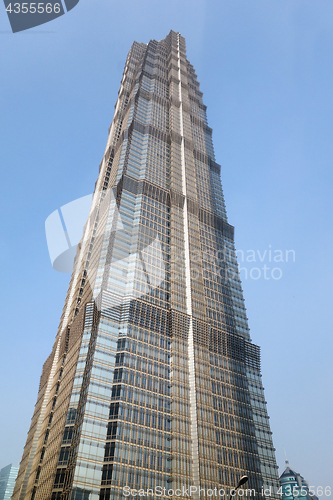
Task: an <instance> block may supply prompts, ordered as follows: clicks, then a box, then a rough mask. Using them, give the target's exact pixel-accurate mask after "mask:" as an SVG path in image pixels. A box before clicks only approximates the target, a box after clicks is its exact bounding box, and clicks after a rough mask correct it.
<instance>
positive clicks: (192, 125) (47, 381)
mask: <svg viewBox="0 0 333 500" xmlns="http://www.w3.org/2000/svg"><path fill="white" fill-rule="evenodd" d="M220 170H221V167H220V165H219V164H218V163H216V161H215V156H214V149H213V143H212V129H211V128H210V127H209V126H208V124H207V118H206V106H205V105H204V104H203V101H202V93H201V92H200V90H199V83H198V82H197V77H196V74H195V71H194V69H193V66H192V65H191V64H190V62H189V61H188V60H187V59H186V50H185V40H184V38H183V37H182V36H181V35H180V34H178V33H175V32H173V31H171V32H170V33H169V35H168V36H167V37H166V38H165V39H164V40H161V41H159V42H157V41H155V40H152V41H150V42H149V44H144V43H137V42H134V43H133V45H132V47H131V49H130V51H129V54H128V57H127V60H126V64H125V69H124V73H123V77H122V80H121V86H120V90H119V93H118V99H117V102H116V106H115V113H114V117H113V120H112V123H111V126H110V129H109V136H108V141H107V145H106V149H105V153H104V156H103V159H102V162H101V164H100V168H99V175H98V179H97V182H96V186H95V192H94V197H93V202H92V207H91V210H90V215H89V219H88V221H87V223H86V225H85V228H84V234H83V237H82V240H81V242H80V244H79V245H78V249H77V254H76V258H75V262H74V271H73V274H72V278H71V281H70V285H69V289H68V293H67V297H66V301H65V305H64V309H63V313H62V316H61V320H60V325H59V329H58V332H57V335H56V339H55V343H54V346H53V350H52V352H51V354H50V356H49V358H48V359H47V360H46V362H45V364H44V367H43V372H42V376H41V380H40V386H39V393H38V399H37V403H36V407H35V412H34V415H33V417H32V422H31V427H30V430H29V433H28V438H27V442H26V445H25V448H24V452H23V457H22V461H21V465H20V471H19V475H18V479H17V482H16V486H15V491H14V495H13V500H23V499H25V500H37V499H38V500H47V499H52V500H59V499H62V500H65V499H71V500H78V499H80V500H82V499H85V500H88V499H89V500H97V499H100V500H107V499H112V500H113V499H118V498H119V499H120V498H123V487H125V486H129V487H131V488H136V489H140V488H142V489H144V490H147V489H148V488H155V487H157V486H159V487H161V488H164V487H165V488H166V490H171V489H173V490H174V491H175V490H176V489H181V488H182V487H186V488H188V487H189V486H193V490H192V492H193V494H192V497H193V498H199V495H198V494H197V493H195V492H194V488H195V487H196V488H198V487H199V486H201V488H205V489H208V488H214V487H217V488H219V489H221V488H225V490H226V491H227V492H229V490H230V488H232V487H234V486H235V485H236V484H237V482H238V480H239V478H240V477H241V476H242V475H244V474H246V475H248V477H249V481H248V483H247V484H246V487H247V488H254V489H255V490H256V492H258V493H259V492H260V491H261V488H262V486H265V487H267V486H272V488H273V491H277V490H278V474H277V466H276V461H275V454H274V448H273V443H272V437H271V434H272V433H271V431H270V426H269V420H268V418H269V417H268V415H267V411H266V402H265V398H264V393H263V387H262V382H261V374H260V349H259V347H258V346H256V345H254V344H253V343H252V341H251V338H250V333H249V328H248V324H247V317H246V312H245V307H244V299H243V293H242V288H241V282H240V279H239V275H238V272H237V262H236V254H235V247H234V238H233V237H234V228H233V226H231V225H230V224H229V223H228V220H227V215H226V209H225V204H224V198H223V192H222V186H221V181H220ZM167 493H168V492H167V491H165V492H164V494H162V497H166V496H173V495H172V492H169V495H168V494H167ZM183 496H184V497H185V498H186V495H185V493H184V495H183ZM181 497H182V496H178V498H181ZM201 498H203V496H202V495H201Z"/></svg>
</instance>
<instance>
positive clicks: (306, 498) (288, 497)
mask: <svg viewBox="0 0 333 500" xmlns="http://www.w3.org/2000/svg"><path fill="white" fill-rule="evenodd" d="M280 486H281V488H282V491H281V499H282V500H294V499H297V498H298V499H300V500H318V497H317V496H316V495H315V494H314V493H315V492H314V491H312V490H311V491H310V490H309V484H308V483H307V481H305V479H304V477H303V476H301V475H300V474H299V473H298V472H295V471H294V470H293V469H291V467H290V466H289V462H288V460H286V468H285V470H284V471H283V472H282V474H281V476H280ZM310 493H311V495H310ZM325 493H326V492H325ZM330 493H331V491H329V494H330ZM319 494H320V493H319Z"/></svg>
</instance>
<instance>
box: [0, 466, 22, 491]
mask: <svg viewBox="0 0 333 500" xmlns="http://www.w3.org/2000/svg"><path fill="white" fill-rule="evenodd" d="M18 470H19V468H18V466H17V465H13V464H9V465H7V466H6V467H3V468H2V469H1V470H0V500H10V499H11V497H12V493H13V490H14V485H15V481H16V477H17V473H18Z"/></svg>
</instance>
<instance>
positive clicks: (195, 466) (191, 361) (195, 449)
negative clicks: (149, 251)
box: [177, 34, 200, 498]
mask: <svg viewBox="0 0 333 500" xmlns="http://www.w3.org/2000/svg"><path fill="white" fill-rule="evenodd" d="M179 36H180V35H179V34H178V35H177V64H178V79H179V101H180V107H179V113H180V135H181V168H182V193H183V195H184V207H183V222H184V250H185V276H186V311H187V314H188V315H189V331H188V368H189V385H190V416H191V446H192V477H193V486H196V487H197V491H199V487H200V468H199V445H198V419H197V397H196V383H195V356H194V342H193V316H192V294H191V268H190V250H189V246H190V245H189V235H188V214H187V193H186V170H185V149H184V128H183V100H182V81H181V71H180V50H179ZM193 496H194V498H199V494H198V493H195V494H194V495H193Z"/></svg>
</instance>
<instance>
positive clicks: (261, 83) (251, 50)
mask: <svg viewBox="0 0 333 500" xmlns="http://www.w3.org/2000/svg"><path fill="white" fill-rule="evenodd" d="M332 28H333V4H332V2H331V1H330V0H217V1H208V0H207V1H205V0H192V1H185V0H178V1H175V0H169V1H164V0H159V1H158V2H156V1H155V2H153V1H151V0H141V1H138V0H123V1H122V2H114V1H108V2H107V1H105V2H93V1H91V0H81V1H80V3H79V4H78V6H77V7H75V9H73V10H72V11H71V12H69V13H68V14H66V15H65V16H63V17H61V18H59V19H57V20H55V21H52V22H51V23H49V24H46V25H43V26H41V27H38V28H35V29H33V30H30V31H27V32H23V33H17V34H15V35H13V34H11V33H10V26H9V22H8V20H7V18H6V13H5V9H4V7H0V44H1V49H2V50H1V56H0V57H1V59H0V61H1V68H2V77H1V80H0V98H1V109H2V112H1V142H2V147H1V153H2V154H1V185H0V189H1V198H0V199H1V202H2V213H3V216H2V220H1V235H2V236H3V237H2V238H1V243H0V252H1V263H2V272H1V280H2V286H1V291H2V293H1V305H2V332H1V339H2V341H1V350H0V372H1V381H2V383H1V386H0V398H1V413H0V468H1V467H3V466H5V465H7V464H8V463H10V462H13V463H17V462H19V461H20V459H21V455H22V451H23V446H24V443H25V440H26V433H27V431H28V428H29V425H30V419H31V416H32V413H33V408H34V404H35V401H36V395H37V389H38V384H39V377H40V374H41V369H42V364H43V363H44V361H45V359H46V357H47V356H48V355H49V353H50V351H51V348H52V344H53V341H54V337H55V334H56V330H57V326H58V323H59V319H60V315H61V311H62V306H63V302H64V299H65V295H66V291H67V286H68V282H69V275H62V274H59V273H56V272H55V271H54V270H53V269H52V267H51V264H50V260H49V256H48V251H47V246H46V240H45V233H44V222H45V219H46V218H47V217H48V215H49V214H50V213H51V212H53V211H54V210H56V209H57V208H59V207H60V206H62V205H64V204H66V203H68V202H70V201H72V200H74V199H76V198H79V197H81V196H84V195H86V194H89V193H91V191H92V189H93V187H94V183H95V180H96V178H97V174H98V165H99V163H100V161H101V158H102V155H103V152H104V147H105V143H106V139H107V131H108V127H109V125H110V123H111V120H112V116H113V111H114V104H115V102H116V98H117V92H118V89H119V83H120V80H121V76H122V71H123V67H124V62H125V58H126V55H127V52H128V50H129V48H130V46H131V44H132V42H133V41H134V40H137V41H139V42H146V43H147V42H148V41H149V40H150V39H157V40H159V39H161V38H164V37H165V36H166V35H167V33H168V32H169V31H170V29H173V30H174V31H180V32H181V34H182V35H183V36H184V37H185V38H186V42H187V56H188V58H189V60H190V61H191V63H192V64H193V66H194V68H195V69H196V72H197V75H198V80H199V81H200V83H201V90H202V91H203V92H204V102H205V104H206V105H207V106H208V121H209V125H210V126H211V127H212V128H213V141H214V146H215V154H216V161H217V162H218V163H220V164H221V165H222V173H221V177H222V184H223V188H224V194H225V199H226V205H227V211H228V216H229V222H230V223H231V224H233V225H234V226H235V237H236V246H237V249H239V250H242V251H243V252H244V262H241V267H244V268H246V271H245V270H243V271H242V273H243V274H242V277H243V278H246V275H245V273H246V272H247V273H248V276H247V279H244V280H243V288H244V295H245V304H246V307H247V312H248V317H249V326H250V328H251V336H252V339H253V342H254V343H256V344H258V345H260V346H261V350H262V351H261V352H262V373H263V382H264V387H265V394H266V399H267V402H268V412H269V415H270V417H271V419H270V422H271V429H272V431H273V441H274V445H275V447H276V449H277V451H276V455H277V461H278V464H279V466H280V467H281V468H280V472H281V470H282V469H283V465H284V452H283V447H285V448H286V451H287V455H288V459H289V461H290V464H291V466H292V467H294V468H295V469H297V470H298V471H299V472H300V473H301V474H302V475H303V476H304V477H305V479H307V480H308V481H309V483H310V484H311V485H315V486H323V487H325V486H332V485H333V483H332V472H331V464H332V449H333V446H332V444H333V443H332V424H331V421H332V417H331V415H332V411H333V405H332V379H333V373H332V371H333V369H332V361H331V360H332V354H331V353H332V347H333V346H332V312H331V311H332V271H333V269H332V255H331V254H332V243H333V241H332V240H333V238H332V227H331V226H332V222H331V221H332V217H333V214H332V184H333V182H332V181H333V179H332V177H333V175H332V161H333V141H332V125H333V123H332V121H333V113H332V107H333V98H332V83H333V70H332V68H333V65H332V63H333V50H332V48H333V29H332ZM248 250H254V251H255V252H256V261H255V262H248V261H246V256H248V255H250V254H249V252H247V251H248ZM265 250H266V251H267V252H266V255H265V258H264V259H263V261H262V262H261V261H260V258H259V255H258V251H259V252H260V256H261V258H263V255H264V252H265ZM269 250H271V251H272V255H273V256H274V255H277V254H276V253H275V254H274V251H275V250H281V251H282V252H283V255H284V256H285V252H286V250H294V252H295V259H294V260H293V259H289V261H288V262H270V261H269ZM240 255H241V254H240ZM264 265H266V266H267V267H268V268H269V271H266V277H268V278H269V279H265V278H264V275H263V271H262V268H263V266H264ZM274 267H277V268H279V269H281V272H280V271H273V274H274V273H275V274H274V275H275V276H280V274H281V273H282V276H281V278H280V279H273V277H272V275H271V272H272V269H273V268H274ZM253 268H258V269H259V270H260V272H261V276H260V278H259V279H251V277H250V273H251V272H252V276H254V277H257V276H258V275H259V271H254V270H253Z"/></svg>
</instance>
